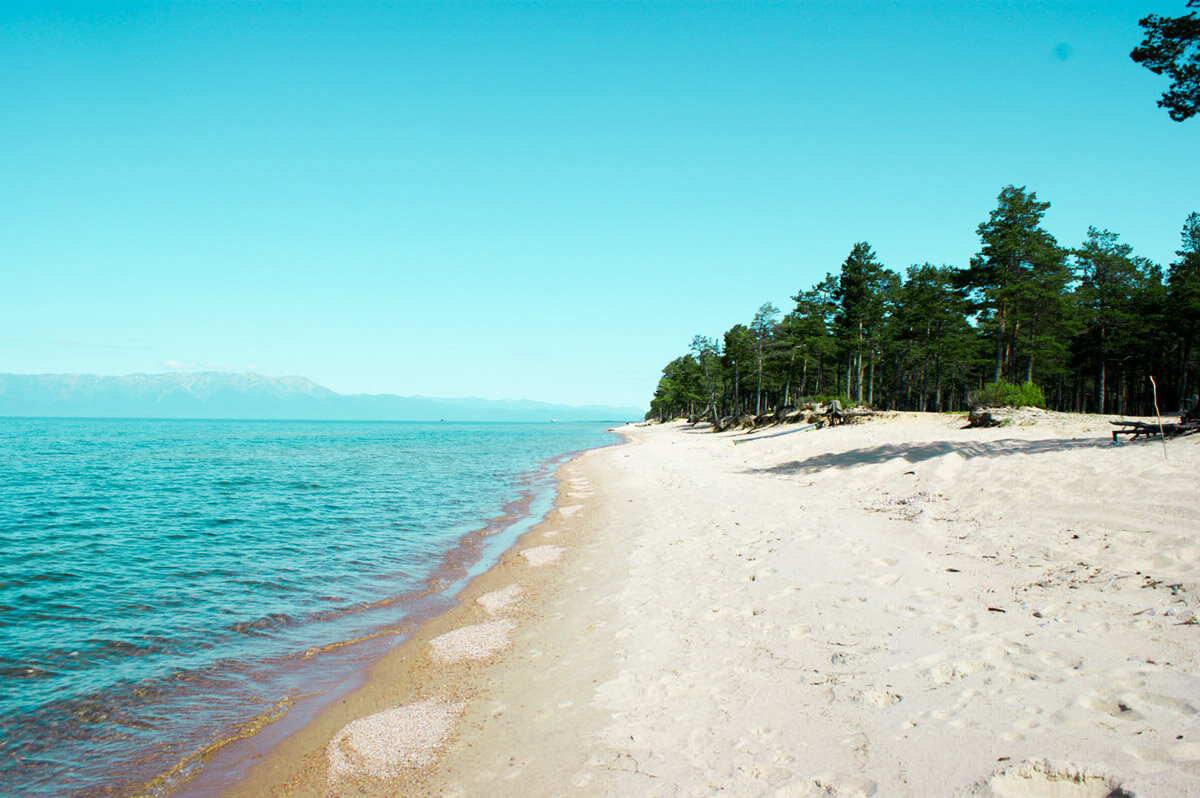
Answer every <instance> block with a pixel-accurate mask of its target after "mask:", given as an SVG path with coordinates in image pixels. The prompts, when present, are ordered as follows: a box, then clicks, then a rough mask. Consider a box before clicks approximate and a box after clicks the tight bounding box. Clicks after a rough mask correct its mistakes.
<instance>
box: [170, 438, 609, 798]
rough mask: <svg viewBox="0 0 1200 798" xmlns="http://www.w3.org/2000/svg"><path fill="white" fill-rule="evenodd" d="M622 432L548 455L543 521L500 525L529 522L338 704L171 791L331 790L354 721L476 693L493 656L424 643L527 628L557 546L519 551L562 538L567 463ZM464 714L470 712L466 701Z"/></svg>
mask: <svg viewBox="0 0 1200 798" xmlns="http://www.w3.org/2000/svg"><path fill="white" fill-rule="evenodd" d="M618 429H619V428H613V429H611V430H610V432H613V433H614V434H615V435H619V436H620V437H621V438H623V440H618V441H615V442H613V443H611V444H609V445H606V446H600V447H597V448H594V449H588V450H583V451H579V452H574V453H568V454H566V455H562V456H560V457H558V458H555V460H554V461H551V463H554V462H555V461H558V465H557V467H554V468H553V470H552V472H551V478H552V479H553V480H554V485H553V486H552V487H551V488H550V490H549V502H548V504H549V506H548V508H547V509H546V511H545V512H544V513H542V514H541V520H537V521H536V522H535V521H534V519H535V518H536V517H537V515H536V514H535V513H532V512H529V513H527V514H526V515H525V516H524V517H523V518H517V519H514V520H513V521H512V522H511V524H509V525H508V527H506V529H507V528H511V527H512V526H518V525H520V523H521V522H522V520H526V521H529V526H528V528H526V529H525V530H524V531H521V532H519V533H518V534H517V535H516V536H515V537H513V538H512V539H511V540H509V541H508V542H507V545H505V546H504V547H503V548H502V549H500V553H499V554H498V556H496V557H494V558H490V559H491V564H490V566H488V567H486V568H485V569H483V570H479V568H480V565H481V563H483V562H484V561H486V560H487V559H489V558H487V557H483V558H480V560H479V561H477V562H475V563H474V564H473V565H472V566H471V567H470V568H468V569H467V573H466V574H465V575H464V576H463V577H462V578H461V579H460V580H458V581H457V582H455V583H453V585H451V586H457V585H459V584H461V588H460V589H458V590H455V591H451V595H450V599H451V600H452V601H453V602H454V603H453V604H451V605H450V606H449V607H447V608H444V609H442V610H441V611H440V612H437V613H435V614H433V615H431V616H428V617H424V618H421V619H419V620H418V621H417V622H416V623H415V624H414V625H413V627H412V628H411V629H409V630H407V631H406V632H405V633H406V634H407V637H406V638H405V640H404V641H403V642H401V643H399V644H398V645H396V646H394V647H392V648H391V649H390V650H388V651H387V652H385V653H383V654H382V656H379V657H377V658H375V659H374V661H373V662H371V663H370V664H369V665H367V666H366V667H365V668H363V669H362V670H361V678H359V679H358V680H357V683H356V684H354V685H353V686H351V687H349V688H348V689H345V690H343V691H341V694H340V695H338V696H337V697H336V699H335V700H334V701H332V702H325V703H324V705H323V706H321V707H319V708H318V709H317V710H316V712H315V713H309V715H308V717H306V718H305V719H303V720H302V721H301V722H300V724H298V728H292V729H289V730H288V731H287V732H286V733H285V734H282V735H280V734H276V735H275V737H276V739H271V740H269V742H268V743H267V745H266V746H263V747H262V748H261V750H257V752H255V749H256V748H257V746H255V745H254V743H255V740H256V737H251V738H249V739H247V740H243V741H240V742H239V743H238V744H237V745H238V747H239V749H243V750H241V751H239V755H238V757H237V759H238V761H240V762H241V763H243V766H242V767H241V768H239V770H240V771H241V772H242V775H241V777H240V778H239V779H238V781H236V782H234V783H232V784H230V783H229V781H228V779H222V778H221V777H215V778H213V779H211V780H208V779H204V778H203V775H201V776H200V777H199V778H198V779H194V780H191V781H188V782H186V783H184V784H183V785H181V787H180V788H179V789H178V790H177V791H176V792H174V793H172V794H175V795H179V796H189V795H202V794H212V792H211V789H212V787H214V786H216V787H217V788H218V790H219V794H221V795H223V796H230V797H231V798H233V797H236V796H261V795H292V794H329V793H330V791H331V789H332V788H331V786H330V784H329V782H328V777H327V773H326V771H327V769H328V768H327V765H326V763H325V759H326V746H327V745H328V742H329V740H330V739H332V737H333V736H335V735H336V733H337V732H338V731H339V730H341V729H343V728H345V727H346V726H347V725H349V724H350V723H353V722H354V721H355V720H358V719H359V718H362V717H367V716H370V715H372V714H377V713H379V712H382V711H386V710H388V709H391V708H394V707H396V706H403V705H409V704H414V703H419V702H422V701H429V700H430V699H431V698H434V697H436V698H437V699H440V700H444V701H446V702H449V703H452V704H453V703H460V702H465V701H468V700H469V699H470V698H471V696H472V695H473V694H477V692H478V691H479V690H480V689H481V684H480V680H481V678H482V677H483V675H484V671H485V669H487V668H490V667H492V666H494V665H495V662H494V659H495V658H494V657H492V656H490V655H489V656H487V657H485V658H484V659H480V660H476V659H472V658H471V655H470V654H468V656H467V658H465V659H459V660H457V661H440V660H439V659H438V658H437V657H436V656H434V655H433V654H432V653H431V649H430V642H431V641H432V640H434V639H435V638H437V637H439V636H441V635H444V634H446V633H447V632H451V631H454V630H456V629H461V628H463V627H465V626H477V625H479V624H481V623H483V624H486V623H488V622H490V621H495V620H496V617H497V615H499V616H503V618H504V619H505V620H512V621H514V622H516V623H518V624H520V625H521V626H522V627H527V626H528V625H529V624H530V622H532V621H533V620H535V619H536V617H537V616H538V613H539V612H540V611H541V610H542V609H544V603H545V595H544V594H545V593H546V592H548V591H551V590H552V589H553V587H554V576H553V573H554V572H555V571H556V568H555V567H554V566H555V565H556V564H557V563H556V561H557V559H558V557H557V556H554V555H555V554H561V552H550V551H547V552H545V554H544V555H543V556H542V558H541V559H546V560H548V561H546V562H540V561H538V559H537V558H536V557H535V559H534V560H533V561H531V560H530V559H529V558H526V557H522V556H521V554H520V552H521V551H523V550H526V549H530V548H536V547H542V548H545V547H547V546H555V547H558V546H557V544H555V543H551V542H550V541H551V540H552V539H553V538H555V537H558V534H557V533H558V528H559V527H561V526H563V524H564V522H566V521H567V520H568V519H569V517H570V516H572V515H574V513H575V512H576V511H577V510H578V509H579V507H580V506H581V504H580V501H581V499H580V498H573V497H572V496H571V495H570V494H572V493H578V492H579V489H578V488H577V487H574V486H570V485H568V480H569V479H570V478H571V476H570V475H571V474H572V473H573V468H572V467H573V466H575V465H576V464H577V463H578V462H579V461H580V460H581V459H582V458H585V457H587V456H588V455H589V454H591V453H593V452H598V451H605V450H611V449H618V448H621V447H623V446H627V445H628V443H629V439H628V437H627V436H625V435H622V434H621V433H620V432H619V431H618ZM531 504H532V503H531ZM564 511H565V512H564ZM488 542H489V540H487V539H484V541H483V545H482V546H481V549H480V550H481V552H482V551H486V549H487V548H492V547H495V545H496V544H495V542H494V541H493V542H492V546H491V547H489V546H488V545H487V544H488ZM545 555H550V556H549V557H547V556H545ZM514 583H519V584H521V585H522V586H523V588H524V590H523V595H521V596H520V597H519V599H518V600H516V601H510V602H508V606H503V607H497V608H496V609H495V610H493V611H492V612H489V611H488V610H487V609H485V608H483V607H482V606H481V605H480V604H479V603H478V602H477V599H479V597H480V596H483V595H485V594H487V593H489V592H492V593H494V592H496V591H501V590H504V589H505V588H507V587H508V586H510V585H512V584H514ZM502 603H503V602H502ZM502 649H503V650H510V649H511V646H509V645H507V644H505V645H503V646H502ZM494 653H499V651H497V652H494ZM434 673H436V676H434V675H433V674H434ZM473 691H475V693H473ZM435 693H436V696H435ZM465 715H466V716H468V717H469V716H470V715H471V708H470V707H468V708H467V711H466V713H465ZM466 723H467V721H466V720H464V721H462V722H460V723H458V724H457V725H458V727H460V728H465V727H466ZM260 734H261V733H260ZM459 737H460V735H459V734H458V733H451V734H449V735H447V736H446V737H445V739H442V740H441V741H440V743H439V744H438V746H437V748H438V749H439V750H441V749H443V748H444V747H445V745H446V744H448V743H451V742H453V741H455V740H457V739H459ZM261 739H262V741H264V742H267V741H268V738H267V737H262V738H261ZM202 774H203V771H202ZM433 775H434V774H432V773H431V772H429V771H428V770H425V769H422V768H411V767H410V768H401V772H400V777H399V779H388V780H382V781H381V780H376V779H370V778H367V779H364V780H354V779H351V780H350V782H353V783H355V784H356V786H357V787H358V788H359V789H361V790H364V791H365V794H373V793H372V792H371V790H372V789H381V790H382V791H381V792H379V793H378V794H389V790H392V789H395V788H396V787H397V786H402V787H403V789H404V790H405V791H406V792H412V791H419V790H422V789H425V788H426V787H427V786H428V784H429V781H430V779H431V778H432V776H433ZM384 785H386V786H384ZM347 786H348V785H347ZM359 789H356V790H355V792H356V793H358V794H364V793H362V792H359Z"/></svg>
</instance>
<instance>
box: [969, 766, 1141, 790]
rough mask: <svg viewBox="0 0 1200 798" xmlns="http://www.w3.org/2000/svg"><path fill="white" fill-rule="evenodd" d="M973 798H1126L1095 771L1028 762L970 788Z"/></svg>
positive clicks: (1112, 780)
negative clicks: (1050, 797)
mask: <svg viewBox="0 0 1200 798" xmlns="http://www.w3.org/2000/svg"><path fill="white" fill-rule="evenodd" d="M967 794H968V795H971V796H973V797H974V798H1018V796H1033V795H1053V796H1061V798H1123V797H1124V798H1128V796H1130V795H1131V793H1129V792H1127V791H1126V790H1125V789H1123V788H1122V786H1121V782H1120V780H1118V779H1117V778H1116V777H1114V776H1112V775H1110V774H1108V773H1105V772H1104V771H1102V770H1098V769H1095V768H1086V767H1080V766H1078V765H1074V764H1069V763H1068V764H1056V763H1051V762H1048V761H1046V760H1044V759H1031V760H1027V761H1025V762H1020V763H1018V764H1016V765H1012V766H1010V767H1007V768H1004V769H1003V770H1000V771H998V772H996V773H994V774H992V775H991V776H990V777H988V778H987V779H984V780H983V781H980V782H977V783H976V784H974V785H972V787H971V788H970V790H968V792H967Z"/></svg>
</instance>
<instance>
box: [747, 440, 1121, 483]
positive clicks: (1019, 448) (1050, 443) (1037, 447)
mask: <svg viewBox="0 0 1200 798" xmlns="http://www.w3.org/2000/svg"><path fill="white" fill-rule="evenodd" d="M1109 445H1110V444H1109V442H1108V440H1107V439H1106V438H1082V439H1072V440H1040V441H1028V440H1021V439H1019V438H1009V439H1007V440H1002V441H987V442H981V443H971V442H964V441H931V442H929V443H922V444H917V445H905V444H895V443H889V444H884V445H883V446H874V447H871V448H866V449H852V450H850V451H848V452H836V453H833V452H831V453H826V454H818V455H814V456H812V457H809V458H808V459H806V460H793V461H791V462H790V463H780V464H779V465H776V466H771V467H770V468H755V469H751V470H750V472H749V473H755V474H812V473H814V472H817V471H822V470H824V469H826V468H846V467H848V466H856V465H877V464H879V463H886V462H888V461H889V460H895V459H901V460H905V461H907V462H909V463H919V462H921V461H922V460H932V459H933V458H935V457H941V456H942V455H945V454H950V453H951V452H954V453H956V454H959V455H961V456H962V457H964V458H967V459H969V458H972V457H1002V456H1005V455H1012V454H1045V453H1047V452H1063V451H1069V450H1073V449H1099V448H1103V447H1106V446H1109Z"/></svg>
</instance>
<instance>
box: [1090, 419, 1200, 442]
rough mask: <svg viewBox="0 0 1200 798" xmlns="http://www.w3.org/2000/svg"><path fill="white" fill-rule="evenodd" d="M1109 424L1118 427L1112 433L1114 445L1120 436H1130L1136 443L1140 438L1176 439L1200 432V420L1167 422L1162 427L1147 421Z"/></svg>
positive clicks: (1113, 422)
mask: <svg viewBox="0 0 1200 798" xmlns="http://www.w3.org/2000/svg"><path fill="white" fill-rule="evenodd" d="M1109 423H1111V424H1112V425H1113V426H1115V427H1117V429H1114V430H1113V431H1112V438H1113V443H1116V442H1117V441H1118V440H1120V438H1119V437H1118V436H1120V435H1128V436H1129V439H1130V440H1133V441H1135V440H1137V439H1138V438H1156V437H1158V435H1159V434H1160V433H1161V434H1162V436H1163V437H1164V438H1174V437H1177V436H1179V435H1191V434H1192V433H1193V432H1200V420H1194V421H1187V420H1183V419H1181V420H1180V421H1179V422H1178V423H1173V422H1167V423H1164V424H1161V425H1159V424H1154V423H1151V422H1147V421H1112V422H1109Z"/></svg>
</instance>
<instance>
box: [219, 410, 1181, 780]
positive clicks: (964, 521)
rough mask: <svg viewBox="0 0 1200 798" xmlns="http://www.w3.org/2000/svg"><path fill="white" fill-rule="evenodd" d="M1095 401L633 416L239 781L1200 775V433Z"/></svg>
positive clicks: (568, 468) (567, 468) (569, 468)
mask: <svg viewBox="0 0 1200 798" xmlns="http://www.w3.org/2000/svg"><path fill="white" fill-rule="evenodd" d="M1107 418H1108V417H1097V416H1084V417H1079V416H1057V415H1053V414H1047V415H1044V416H1041V417H1040V418H1039V419H1038V423H1036V424H1034V425H1032V426H1021V427H1011V428H1000V429H989V430H965V429H961V426H962V423H963V420H962V418H961V417H950V416H935V415H931V414H902V415H898V416H895V417H892V418H891V419H889V420H884V421H872V422H868V423H865V424H861V425H853V426H848V427H839V428H834V429H825V430H819V431H810V432H788V433H787V434H783V435H777V434H775V433H778V432H782V431H786V430H787V429H788V428H786V427H782V428H776V429H773V430H766V431H763V432H761V433H758V434H755V435H751V436H742V435H739V434H731V433H725V434H721V435H711V434H707V433H700V432H698V431H695V430H692V429H690V428H688V427H687V426H685V425H680V424H673V425H664V426H650V427H630V428H624V432H625V434H626V435H627V436H628V437H629V438H630V439H631V443H630V444H628V445H626V446H620V447H613V448H609V449H601V450H596V451H593V452H588V453H585V454H584V455H581V456H580V457H577V458H576V459H574V460H572V461H571V462H569V463H567V464H566V465H564V466H563V467H562V468H561V469H560V477H561V478H562V483H561V486H560V491H559V496H558V499H557V504H556V509H555V510H554V511H552V512H551V513H550V514H549V516H548V517H547V519H546V521H545V522H543V523H542V524H540V525H539V526H537V527H536V528H534V529H533V530H531V531H530V532H529V533H527V534H526V535H525V536H524V537H523V538H522V539H521V540H520V541H519V542H518V544H517V545H516V546H515V547H514V549H513V550H512V551H510V552H509V553H508V554H506V555H505V557H504V558H503V559H502V560H501V562H500V563H499V564H498V565H497V566H496V567H495V568H493V569H491V570H490V571H488V572H487V573H485V574H483V575H482V576H480V577H478V578H477V579H475V580H474V581H473V582H472V583H471V584H470V585H469V586H468V588H467V590H466V592H465V593H464V595H463V596H462V602H461V604H460V606H459V607H457V608H455V609H453V610H451V611H450V612H448V613H446V614H445V615H443V616H441V617H439V618H436V619H434V620H433V621H431V622H428V623H426V624H424V625H423V626H422V627H421V628H420V629H419V630H418V631H417V632H416V633H415V634H414V635H413V637H412V638H411V639H409V640H408V641H407V642H406V643H404V644H403V645H402V646H400V647H399V648H397V649H396V650H394V651H393V652H392V653H391V654H390V655H388V656H387V657H385V658H384V659H383V660H381V661H380V662H379V663H378V664H377V665H376V666H375V667H374V668H373V669H372V670H371V672H370V674H369V678H368V681H367V684H366V685H365V686H364V687H363V688H362V689H360V690H358V691H357V692H354V693H352V694H350V695H348V696H346V697H345V698H343V699H342V700H340V701H339V702H338V703H337V704H335V705H334V706H332V707H330V708H329V709H328V710H327V711H326V712H325V713H324V714H322V715H321V716H320V717H318V718H317V719H316V720H314V721H313V722H312V723H310V724H309V725H308V726H306V727H305V728H304V729H303V730H302V731H301V732H300V733H298V734H297V735H295V736H293V737H292V738H290V739H288V740H286V741H284V742H283V743H282V744H280V745H278V746H276V747H275V748H273V749H271V750H270V751H267V752H265V754H264V756H263V757H262V759H261V761H260V764H259V765H258V766H257V768H255V769H254V770H253V771H252V772H251V774H250V776H249V778H248V779H247V780H246V781H244V782H243V783H241V784H240V785H238V786H237V787H236V788H235V789H234V790H232V791H231V792H230V793H229V794H231V795H362V794H366V795H397V794H404V795H471V796H474V795H513V794H524V795H562V794H572V795H606V796H618V795H713V794H717V793H725V794H736V795H780V796H786V795H842V796H846V795H972V794H973V795H1047V796H1049V795H1069V796H1090V795H1109V794H1120V793H1119V792H1114V791H1119V790H1125V791H1127V792H1131V793H1134V794H1139V795H1189V794H1200V659H1198V656H1200V625H1198V624H1197V623H1196V618H1195V613H1196V612H1197V611H1198V610H1200V604H1198V599H1197V596H1198V587H1200V586H1198V582H1200V533H1198V532H1197V530H1198V529H1200V491H1198V490H1197V487H1198V485H1200V438H1196V437H1193V438H1184V439H1179V440H1176V441H1171V442H1168V444H1167V457H1166V458H1164V456H1163V450H1162V447H1161V445H1160V444H1159V443H1157V442H1148V443H1138V444H1134V445H1123V446H1116V447H1114V446H1111V445H1110V438H1109V435H1108V432H1109V429H1110V427H1109V425H1108V423H1107ZM735 440H736V441H744V443H734V441H735Z"/></svg>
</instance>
